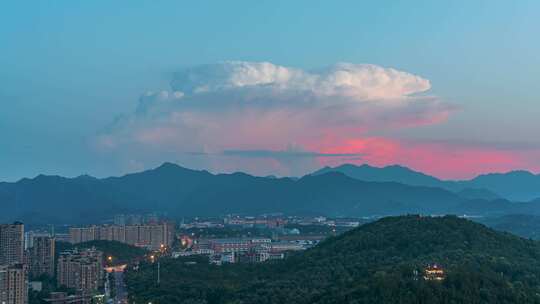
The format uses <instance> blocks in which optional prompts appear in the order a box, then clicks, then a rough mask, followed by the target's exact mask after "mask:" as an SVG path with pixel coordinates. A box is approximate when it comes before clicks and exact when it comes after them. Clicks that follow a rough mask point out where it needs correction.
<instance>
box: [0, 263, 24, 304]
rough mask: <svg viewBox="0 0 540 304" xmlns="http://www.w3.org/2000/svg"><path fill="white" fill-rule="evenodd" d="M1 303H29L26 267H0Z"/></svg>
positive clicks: (17, 265)
mask: <svg viewBox="0 0 540 304" xmlns="http://www.w3.org/2000/svg"><path fill="white" fill-rule="evenodd" d="M0 303H2V304H27V303H28V288H27V279H26V269H25V265H23V264H13V265H0Z"/></svg>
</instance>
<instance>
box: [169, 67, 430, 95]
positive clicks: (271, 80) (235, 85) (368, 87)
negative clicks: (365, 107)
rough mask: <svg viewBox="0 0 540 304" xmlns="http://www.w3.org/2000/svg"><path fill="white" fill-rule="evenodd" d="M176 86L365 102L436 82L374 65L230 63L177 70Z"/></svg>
mask: <svg viewBox="0 0 540 304" xmlns="http://www.w3.org/2000/svg"><path fill="white" fill-rule="evenodd" d="M171 87H172V88H173V89H174V90H177V91H182V92H187V93H189V94H197V93H206V92H217V91H227V90H234V89H242V88H244V89H249V88H254V87H256V88H257V89H259V90H260V89H262V88H265V89H267V90H271V91H273V92H275V93H280V94H284V93H293V94H294V93H296V94H298V93H300V94H310V95H313V96H312V97H321V98H324V97H339V96H342V97H349V98H353V99H356V100H357V101H365V100H374V99H375V100H383V99H395V100H399V99H400V98H402V97H403V96H407V95H411V94H415V93H420V92H424V91H427V90H429V89H430V88H431V84H430V82H429V80H427V79H424V78H421V77H419V76H416V75H412V74H410V73H406V72H402V71H397V70H395V69H390V68H383V67H379V66H376V65H371V64H351V63H339V64H336V65H334V66H332V67H330V68H326V69H322V70H320V71H311V72H309V71H303V70H300V69H296V68H288V67H283V66H278V65H274V64H272V63H269V62H244V61H229V62H223V63H218V64H209V65H202V66H197V67H193V68H190V69H186V70H183V71H180V72H177V73H175V75H174V79H173V81H172V82H171ZM254 93H255V92H254Z"/></svg>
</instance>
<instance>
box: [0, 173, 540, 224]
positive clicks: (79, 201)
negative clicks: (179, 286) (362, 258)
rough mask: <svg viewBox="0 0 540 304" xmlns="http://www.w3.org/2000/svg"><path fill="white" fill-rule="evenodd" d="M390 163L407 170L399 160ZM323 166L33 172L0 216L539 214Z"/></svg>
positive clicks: (475, 194)
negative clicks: (257, 172)
mask: <svg viewBox="0 0 540 304" xmlns="http://www.w3.org/2000/svg"><path fill="white" fill-rule="evenodd" d="M357 168H367V167H365V166H363V167H357ZM368 169H369V170H372V171H373V172H380V171H378V170H374V169H373V168H368ZM390 169H391V170H396V169H395V168H394V169H392V168H390ZM398 169H399V170H397V171H398V172H400V171H404V172H407V173H408V174H411V172H409V171H410V170H408V169H406V168H403V169H401V168H398ZM323 170H325V171H327V172H323V171H319V172H316V173H315V174H311V175H306V176H304V177H302V178H299V179H292V178H275V177H271V178H267V177H256V176H251V175H248V174H245V173H233V174H211V173H209V172H207V171H197V170H191V169H186V168H183V167H180V166H178V165H176V164H172V163H164V164H163V165H161V166H160V167H158V168H155V169H152V170H147V171H143V172H139V173H133V174H128V175H124V176H121V177H109V178H103V179H98V178H94V177H91V176H86V175H85V176H79V177H76V178H65V177H60V176H46V175H39V176H37V177H36V178H33V179H22V180H20V181H18V182H15V183H0V202H1V204H2V212H1V213H0V221H11V220H22V221H25V222H30V223H34V224H40V223H43V224H45V223H58V224H61V223H62V224H64V223H65V224H73V223H80V224H82V223H95V222H97V221H100V220H104V219H108V218H112V216H113V215H114V214H116V213H126V212H154V211H160V212H164V213H167V214H169V215H170V216H172V217H180V216H217V215H224V214H230V213H240V214H262V213H273V212H283V213H287V214H303V215H306V214H314V215H315V214H324V215H328V216H384V215H397V214H406V213H423V214H446V213H453V214H465V213H467V214H480V215H502V214H509V213H526V214H540V203H539V202H530V203H512V202H510V201H508V200H505V199H501V198H499V197H498V196H497V195H495V194H493V193H492V192H491V190H485V189H483V188H482V189H475V188H468V187H467V188H465V187H464V188H457V189H453V190H457V191H451V190H450V189H448V188H446V187H442V186H441V187H437V186H435V185H434V184H424V185H420V184H421V183H422V182H423V180H426V181H431V183H437V181H436V180H434V179H433V178H430V177H429V176H423V175H421V174H419V175H414V174H412V176H413V177H414V176H419V177H418V179H413V178H411V179H404V178H403V177H401V179H400V178H399V175H395V176H394V177H393V179H394V180H392V176H390V177H387V178H386V180H383V179H385V178H383V177H381V176H382V175H379V176H376V175H372V177H371V178H367V177H366V176H355V177H351V176H350V175H352V173H351V172H352V171H350V172H340V170H330V169H329V168H326V169H323ZM381 170H383V171H386V170H389V169H381ZM356 172H360V171H356ZM361 179H364V180H361ZM381 180H383V181H381ZM390 180H392V181H390ZM405 182H407V183H408V184H406V183H405Z"/></svg>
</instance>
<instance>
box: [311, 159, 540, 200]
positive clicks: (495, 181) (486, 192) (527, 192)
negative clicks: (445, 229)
mask: <svg viewBox="0 0 540 304" xmlns="http://www.w3.org/2000/svg"><path fill="white" fill-rule="evenodd" d="M328 172H341V173H343V174H345V175H347V176H350V177H352V178H356V179H359V180H363V181H376V182H398V183H403V184H407V185H414V186H427V187H438V188H443V189H446V190H449V191H453V192H456V193H461V194H462V195H463V196H465V197H468V198H471V199H475V198H483V199H496V198H506V199H509V200H513V201H530V200H533V199H536V198H539V197H540V175H535V174H532V173H530V172H528V171H512V172H508V173H491V174H483V175H479V176H477V177H475V178H473V179H470V180H461V181H452V180H441V179H438V178H436V177H433V176H430V175H427V174H424V173H422V172H417V171H414V170H411V169H409V168H407V167H403V166H399V165H392V166H386V167H381V168H379V167H373V166H369V165H360V166H356V165H351V164H345V165H341V166H338V167H334V168H332V167H325V168H322V169H320V170H318V171H315V172H314V173H312V174H314V175H318V174H324V173H328Z"/></svg>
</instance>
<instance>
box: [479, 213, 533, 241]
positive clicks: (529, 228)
mask: <svg viewBox="0 0 540 304" xmlns="http://www.w3.org/2000/svg"><path fill="white" fill-rule="evenodd" d="M478 221H479V222H481V223H483V224H485V225H487V226H489V227H491V228H493V229H496V230H500V231H508V232H511V233H513V234H515V235H519V236H521V237H524V238H529V239H533V240H540V216H537V215H527V214H511V215H505V216H501V217H488V218H479V219H478Z"/></svg>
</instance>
